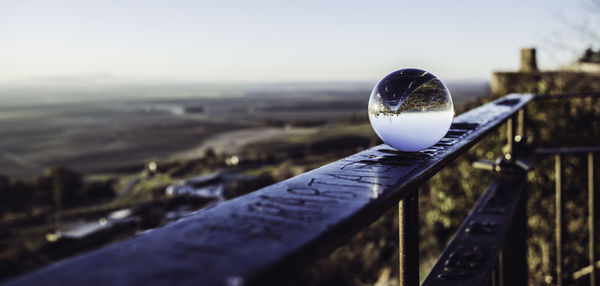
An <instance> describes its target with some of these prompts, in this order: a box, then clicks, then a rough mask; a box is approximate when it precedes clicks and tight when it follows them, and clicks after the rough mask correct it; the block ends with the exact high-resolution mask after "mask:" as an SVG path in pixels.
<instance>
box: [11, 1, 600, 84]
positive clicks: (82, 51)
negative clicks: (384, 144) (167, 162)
mask: <svg viewBox="0 0 600 286" xmlns="http://www.w3.org/2000/svg"><path fill="white" fill-rule="evenodd" d="M584 2H585V1H583V0H581V1H564V0H547V1H528V0H520V1H517V0H509V1H481V0H478V1H460V0H454V1H441V0H440V1H414V0H413V1H377V0H374V1H350V0H349V1H312V0H304V1H293V0H291V1H281V0H279V1H262V0H254V1H228V0H219V1H178V0H172V1H155V0H143V1H125V0H116V1H113V0H102V1H100V0H96V1H90V0H79V1H60V0H56V1H47V0H43V1H28V0H15V1H8V0H0V84H10V83H18V82H20V83H27V82H35V81H44V80H45V81H67V82H68V81H71V80H73V81H74V80H84V81H85V80H89V81H94V80H99V81H108V82H110V81H132V82H134V81H150V82H163V81H164V82H302V81H374V80H378V79H379V78H381V77H382V76H385V75H386V74H388V73H390V72H392V71H394V70H397V69H400V68H405V67H416V68H421V69H425V70H428V71H430V72H432V73H434V74H436V75H438V77H440V78H442V79H488V78H489V77H490V75H491V73H492V72H493V71H496V70H515V69H518V65H519V50H520V49H521V48H523V47H536V48H537V49H538V54H539V55H538V64H539V65H540V66H541V68H545V69H551V68H556V67H558V66H559V65H561V64H565V63H566V62H568V61H569V60H572V59H574V57H575V52H573V50H576V51H578V49H580V48H581V47H583V46H585V45H588V43H587V42H586V41H585V40H582V41H578V40H574V41H571V40H569V42H568V43H565V41H566V40H563V39H567V38H568V37H567V36H564V33H565V31H568V27H569V25H575V24H580V23H586V22H583V21H587V20H586V19H588V18H591V17H592V16H593V13H590V12H589V11H590V10H589V9H587V8H586V7H587V6H585V3H584ZM583 25H585V24H583ZM571 42H574V44H571ZM557 47H559V48H557Z"/></svg>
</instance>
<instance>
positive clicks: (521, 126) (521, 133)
mask: <svg viewBox="0 0 600 286" xmlns="http://www.w3.org/2000/svg"><path fill="white" fill-rule="evenodd" d="M525 128H527V107H526V106H525V107H523V108H521V109H519V111H518V113H517V135H516V136H515V139H514V141H515V142H517V143H518V142H521V141H523V140H525V136H526V134H525Z"/></svg>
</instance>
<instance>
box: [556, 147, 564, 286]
mask: <svg viewBox="0 0 600 286" xmlns="http://www.w3.org/2000/svg"><path fill="white" fill-rule="evenodd" d="M554 160H555V165H554V174H555V176H556V178H555V183H556V186H555V188H556V201H555V205H556V228H555V230H556V279H557V285H558V286H562V285H563V273H562V270H563V267H562V263H563V259H562V254H563V244H562V239H563V237H562V235H563V216H562V214H563V192H562V155H560V154H555V155H554Z"/></svg>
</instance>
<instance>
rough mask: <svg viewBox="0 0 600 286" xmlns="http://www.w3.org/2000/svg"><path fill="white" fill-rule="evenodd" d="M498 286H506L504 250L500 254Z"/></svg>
mask: <svg viewBox="0 0 600 286" xmlns="http://www.w3.org/2000/svg"><path fill="white" fill-rule="evenodd" d="M498 285H499V286H504V249H501V250H500V252H498Z"/></svg>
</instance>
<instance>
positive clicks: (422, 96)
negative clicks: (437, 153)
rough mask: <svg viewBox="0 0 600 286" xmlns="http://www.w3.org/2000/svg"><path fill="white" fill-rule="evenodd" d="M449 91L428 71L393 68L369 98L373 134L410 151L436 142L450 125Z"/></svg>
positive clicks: (392, 144) (395, 146)
mask: <svg viewBox="0 0 600 286" xmlns="http://www.w3.org/2000/svg"><path fill="white" fill-rule="evenodd" d="M453 117H454V105H453V104H452V97H451V96H450V91H448V88H446V86H445V85H444V83H443V82H442V81H441V80H440V79H438V78H437V77H436V76H435V75H433V74H432V73H429V72H427V71H424V70H420V69H402V70H398V71H395V72H393V73H391V74H389V75H387V76H386V77H384V78H383V79H382V80H380V81H379V83H377V85H376V86H375V88H374V89H373V92H371V98H370V99H369V121H370V122H371V126H372V127H373V130H374V131H375V134H377V136H379V138H381V140H383V142H385V143H386V144H387V145H389V146H390V147H393V148H394V149H397V150H400V151H405V152H414V151H419V150H423V149H426V148H428V147H431V146H433V145H434V144H435V143H437V142H438V141H440V139H442V137H444V135H446V132H448V129H449V128H450V124H452V118H453Z"/></svg>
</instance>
